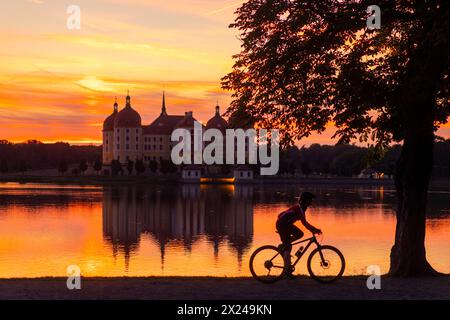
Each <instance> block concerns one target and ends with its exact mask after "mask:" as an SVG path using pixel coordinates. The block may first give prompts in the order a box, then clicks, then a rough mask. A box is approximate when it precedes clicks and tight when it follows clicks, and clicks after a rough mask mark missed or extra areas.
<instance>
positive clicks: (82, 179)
mask: <svg viewBox="0 0 450 320" xmlns="http://www.w3.org/2000/svg"><path fill="white" fill-rule="evenodd" d="M0 183H19V184H27V183H42V184H60V185H81V186H83V185H92V186H104V185H118V184H123V185H132V184H134V185H136V184H137V185H139V184H147V185H160V184H173V185H236V186H239V185H242V186H246V185H248V186H263V185H283V184H293V185H323V186H342V185H344V186H345V185H348V186H374V187H386V186H387V187H392V188H393V189H395V183H394V180H392V179H368V178H352V177H330V178H318V177H266V178H255V179H253V180H250V181H245V182H244V181H238V182H235V183H223V182H185V181H182V180H181V179H180V178H179V177H178V176H121V177H120V176H119V177H118V176H116V177H111V176H96V175H89V176H75V177H74V176H33V175H23V176H22V175H14V176H12V175H11V176H9V175H8V176H0ZM432 188H436V189H444V190H450V179H447V178H434V179H432V180H431V182H430V189H432Z"/></svg>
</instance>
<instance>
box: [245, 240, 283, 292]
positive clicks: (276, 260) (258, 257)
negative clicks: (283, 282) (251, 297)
mask: <svg viewBox="0 0 450 320" xmlns="http://www.w3.org/2000/svg"><path fill="white" fill-rule="evenodd" d="M250 272H251V273H252V276H253V278H255V279H256V280H258V281H260V282H262V283H273V282H276V281H278V280H280V279H281V278H282V277H283V274H284V260H283V254H282V253H281V252H280V251H279V250H278V248H277V247H275V246H262V247H260V248H258V249H256V250H255V252H253V254H252V255H251V257H250Z"/></svg>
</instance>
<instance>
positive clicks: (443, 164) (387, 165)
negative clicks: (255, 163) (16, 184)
mask: <svg viewBox="0 0 450 320" xmlns="http://www.w3.org/2000/svg"><path fill="white" fill-rule="evenodd" d="M399 155H400V146H399V145H395V146H392V147H390V148H387V149H384V150H377V149H372V148H364V147H358V146H354V145H334V146H331V145H319V144H313V145H311V146H309V147H302V148H298V147H295V146H293V147H289V148H287V149H286V150H283V151H282V152H281V155H280V170H279V173H280V174H285V173H288V174H295V173H302V174H306V175H310V174H324V175H337V176H354V175H358V174H360V173H361V172H362V171H363V170H365V169H372V170H374V171H377V172H383V173H384V174H387V175H392V174H394V170H395V163H396V160H397V158H398V157H399ZM101 157H102V148H101V146H73V145H70V144H68V143H64V142H57V143H51V144H48V143H45V144H44V143H42V142H39V141H36V140H29V141H27V142H25V143H16V144H13V143H10V142H8V141H5V140H0V172H2V173H6V172H25V171H29V170H40V169H57V168H58V167H59V166H60V165H61V162H62V161H64V162H66V163H67V164H68V165H71V164H77V165H78V164H80V162H88V163H92V164H93V163H95V162H96V161H97V162H98V161H101ZM434 163H435V164H434V170H433V175H434V176H435V177H450V139H448V140H445V141H440V142H437V143H436V145H435V148H434Z"/></svg>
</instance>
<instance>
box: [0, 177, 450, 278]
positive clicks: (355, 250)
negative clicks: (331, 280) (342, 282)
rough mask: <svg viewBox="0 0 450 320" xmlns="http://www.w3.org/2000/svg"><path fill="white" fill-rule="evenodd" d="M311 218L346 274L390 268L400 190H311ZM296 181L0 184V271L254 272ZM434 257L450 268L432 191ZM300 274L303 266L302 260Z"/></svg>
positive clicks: (441, 200)
mask: <svg viewBox="0 0 450 320" xmlns="http://www.w3.org/2000/svg"><path fill="white" fill-rule="evenodd" d="M310 189H311V190H312V191H313V192H314V193H316V194H317V195H318V200H317V202H316V204H315V206H314V207H313V208H311V210H309V212H308V219H309V220H310V222H311V223H312V224H313V225H316V226H318V227H320V228H321V229H322V230H323V232H324V239H323V243H326V244H331V245H335V246H337V247H338V248H339V249H341V251H342V252H343V253H344V255H345V257H346V260H347V269H346V274H365V270H366V268H367V266H368V265H372V264H377V265H379V266H380V267H381V270H382V272H386V271H387V270H388V265H389V260H388V258H389V250H390V248H391V246H392V243H393V237H394V229H395V215H394V214H393V208H394V207H395V203H394V194H393V192H392V190H386V189H388V188H385V189H383V188H372V189H371V188H367V187H364V188H348V187H347V188H318V187H315V188H310ZM298 190H299V188H298V186H264V187H261V186H248V185H247V186H245V185H244V186H229V185H228V186H212V185H202V186H199V185H183V186H177V185H173V186H146V187H142V186H106V187H78V186H65V187H64V188H60V186H52V185H37V184H26V185H19V184H0V253H1V254H0V277H36V276H65V275H66V268H67V266H68V265H72V264H75V265H78V266H79V267H80V268H81V270H82V274H83V275H84V276H123V275H127V276H148V275H183V276H186V275H189V276H204V275H211V276H242V275H249V271H248V259H249V256H250V254H251V252H252V251H253V250H254V249H255V248H257V247H258V246H260V245H263V244H277V243H278V242H279V239H278V235H277V234H276V233H275V229H274V223H275V220H276V217H277V215H278V213H279V212H280V211H282V210H284V209H285V208H286V207H287V206H289V205H291V204H292V203H293V202H294V201H295V198H294V197H295V196H296V195H297V193H298ZM430 203H431V204H432V205H431V206H430V209H429V210H430V213H431V215H430V216H429V218H428V220H427V239H426V245H427V255H428V258H429V260H430V262H431V263H432V264H433V266H435V267H436V268H437V269H438V270H439V271H442V272H447V273H448V272H450V250H448V249H449V240H450V233H449V232H448V230H449V227H450V215H449V214H448V208H449V207H450V203H449V197H448V193H436V194H432V195H431V196H430ZM300 264H301V266H302V267H301V268H300V271H301V272H302V273H305V272H306V270H305V268H304V262H303V264H302V263H300Z"/></svg>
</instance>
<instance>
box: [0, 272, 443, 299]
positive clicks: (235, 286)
mask: <svg viewBox="0 0 450 320" xmlns="http://www.w3.org/2000/svg"><path fill="white" fill-rule="evenodd" d="M81 286H82V288H81V290H68V289H67V287H66V279H65V278H38V279H0V299H2V300H3V299H175V300H178V299H179V300H186V299H193V300H196V299H206V300H217V299H234V300H251V299H263V300H281V299H294V300H297V299H402V300H403V299H408V300H409V299H414V300H415V299H427V300H428V299H445V300H450V275H445V276H440V277H432V278H420V279H415V278H412V279H401V278H388V277H382V279H381V289H380V290H369V289H367V287H366V278H365V277H346V278H343V279H341V280H339V281H337V282H336V283H333V284H328V285H324V284H320V283H317V282H315V281H314V280H312V279H309V278H306V277H301V278H297V279H295V280H291V279H285V280H282V281H280V282H278V283H275V284H270V285H267V284H261V283H258V282H256V281H255V280H253V279H250V278H208V277H204V278H191V277H189V278H188V277H186V278H184V277H166V278H162V277H148V278H82V280H81Z"/></svg>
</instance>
